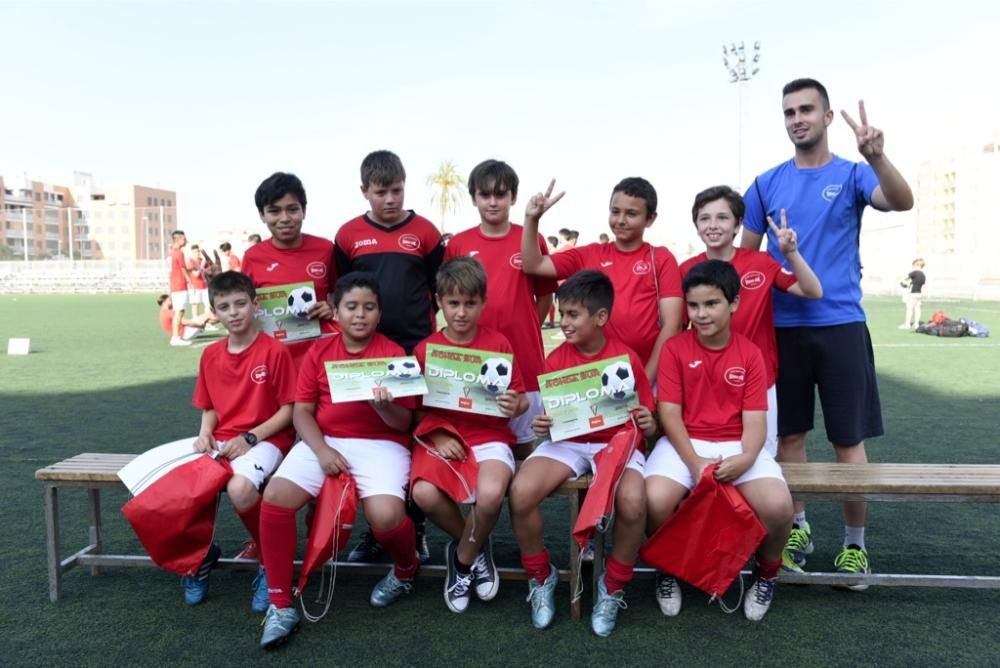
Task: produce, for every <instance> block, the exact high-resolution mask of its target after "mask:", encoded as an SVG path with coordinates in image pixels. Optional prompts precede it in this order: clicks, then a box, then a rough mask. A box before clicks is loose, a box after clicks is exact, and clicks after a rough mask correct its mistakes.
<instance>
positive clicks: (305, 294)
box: [288, 287, 316, 318]
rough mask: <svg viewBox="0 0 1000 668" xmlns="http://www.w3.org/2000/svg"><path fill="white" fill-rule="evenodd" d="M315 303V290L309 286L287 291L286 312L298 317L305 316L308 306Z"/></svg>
mask: <svg viewBox="0 0 1000 668" xmlns="http://www.w3.org/2000/svg"><path fill="white" fill-rule="evenodd" d="M315 303H316V292H315V291H314V290H313V289H312V288H309V287H301V288H295V289H294V290H292V291H291V292H289V293H288V312H289V313H291V314H292V315H294V316H296V317H298V318H305V317H307V314H308V312H309V307H310V306H312V305H313V304H315Z"/></svg>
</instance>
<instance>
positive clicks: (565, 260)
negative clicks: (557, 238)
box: [549, 248, 585, 280]
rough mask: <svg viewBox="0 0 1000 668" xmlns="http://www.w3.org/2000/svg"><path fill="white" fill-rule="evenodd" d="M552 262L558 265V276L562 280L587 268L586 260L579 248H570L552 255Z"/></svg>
mask: <svg viewBox="0 0 1000 668" xmlns="http://www.w3.org/2000/svg"><path fill="white" fill-rule="evenodd" d="M549 257H551V258H552V264H554V265H555V267H556V277H557V278H559V279H560V280H562V279H564V278H569V277H570V276H572V275H573V274H575V273H576V272H578V271H580V270H581V269H583V268H585V260H584V257H583V254H582V253H581V252H580V249H579V248H570V249H569V250H565V251H563V252H561V253H555V254H553V255H550V256H549Z"/></svg>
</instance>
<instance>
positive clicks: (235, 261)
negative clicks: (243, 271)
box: [229, 253, 240, 271]
mask: <svg viewBox="0 0 1000 668" xmlns="http://www.w3.org/2000/svg"><path fill="white" fill-rule="evenodd" d="M239 270H240V258H239V257H237V255H236V253H230V254H229V271H239Z"/></svg>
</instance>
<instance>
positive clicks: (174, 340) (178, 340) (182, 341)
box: [170, 336, 191, 346]
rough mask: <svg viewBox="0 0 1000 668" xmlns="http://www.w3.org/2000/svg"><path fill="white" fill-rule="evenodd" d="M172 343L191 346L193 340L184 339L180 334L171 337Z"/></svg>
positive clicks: (173, 344)
mask: <svg viewBox="0 0 1000 668" xmlns="http://www.w3.org/2000/svg"><path fill="white" fill-rule="evenodd" d="M170 345H172V346H190V345H191V342H190V341H187V340H185V339H182V338H181V337H179V336H171V337H170Z"/></svg>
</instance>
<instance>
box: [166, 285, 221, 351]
mask: <svg viewBox="0 0 1000 668" xmlns="http://www.w3.org/2000/svg"><path fill="white" fill-rule="evenodd" d="M156 303H157V305H159V307H160V327H162V328H163V331H164V332H166V333H167V336H170V335H171V332H172V331H173V326H174V308H173V306H174V303H173V300H171V299H170V295H166V294H164V295H160V296H159V297H157V298H156ZM216 322H219V320H218V318H216V317H215V316H214V315H213V314H212V313H211V311H209V312H208V313H202V314H201V315H200V316H198V317H197V318H187V317H182V318H181V338H182V339H184V340H185V341H190V340H191V339H193V338H194V337H196V336H198V335H199V334H201V332H202V330H204V329H205V327H206V325H208V324H209V323H216Z"/></svg>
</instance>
